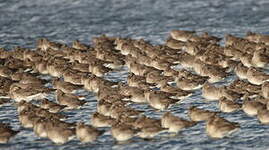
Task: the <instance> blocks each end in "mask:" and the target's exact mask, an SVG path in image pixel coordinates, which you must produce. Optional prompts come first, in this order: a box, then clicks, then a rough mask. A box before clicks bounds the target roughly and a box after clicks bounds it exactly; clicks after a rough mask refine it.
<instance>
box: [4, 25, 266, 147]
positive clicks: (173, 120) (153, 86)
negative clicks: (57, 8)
mask: <svg viewBox="0 0 269 150" xmlns="http://www.w3.org/2000/svg"><path fill="white" fill-rule="evenodd" d="M220 40H221V38H218V37H215V36H212V35H209V34H208V33H202V34H198V33H196V32H193V31H183V30H172V31H171V32H170V35H169V38H168V39H167V40H166V43H165V44H163V45H152V44H150V43H149V42H147V41H145V40H136V39H129V38H119V37H107V36H100V37H96V38H93V39H92V43H93V44H92V46H90V45H86V44H82V43H81V42H79V41H74V42H73V44H72V46H71V47H70V46H68V45H66V44H62V43H56V42H52V41H49V40H48V39H45V38H43V39H39V40H38V41H37V46H36V49H34V50H30V49H25V48H21V47H16V48H14V50H4V49H1V50H0V65H1V67H0V81H1V82H0V84H1V88H0V95H1V97H2V99H1V100H0V103H1V104H5V103H9V102H15V106H16V107H17V111H18V118H19V121H20V124H21V126H22V127H24V128H31V129H32V130H33V131H34V133H35V134H36V135H37V136H38V137H41V138H48V139H50V140H51V141H52V142H54V143H56V144H64V143H66V142H68V141H69V140H71V139H73V138H75V137H76V138H77V139H79V140H80V141H81V142H82V143H86V142H93V141H95V140H96V139H97V138H98V137H99V136H100V135H102V134H103V133H104V132H105V131H107V130H109V131H110V133H111V135H112V137H113V138H115V139H116V140H117V141H120V142H122V141H127V140H130V139H131V138H133V137H140V138H143V139H151V138H154V137H155V136H156V135H158V134H160V133H164V132H168V133H173V134H177V133H178V132H180V131H181V130H183V129H184V128H188V127H192V126H195V125H196V124H199V122H202V121H206V127H205V130H206V133H207V134H208V135H209V136H210V137H212V138H223V137H225V136H228V135H230V134H231V133H233V132H235V131H236V130H238V129H239V128H240V125H239V124H238V123H235V122H230V121H228V120H227V119H225V118H223V117H220V116H219V114H220V113H222V112H223V113H231V112H235V111H240V110H242V112H245V113H246V114H247V115H249V116H257V118H258V120H259V121H260V123H262V124H269V74H266V72H265V69H266V68H267V67H268V65H269V35H262V34H257V33H251V32H249V33H247V34H246V36H245V37H244V38H240V37H235V36H232V35H226V36H225V45H224V46H221V45H220V44H219V41H220ZM123 66H127V67H128V69H129V75H128V79H127V81H126V82H112V81H109V80H106V79H104V78H103V76H104V75H105V74H106V73H108V72H111V71H118V70H119V69H120V68H121V67H123ZM175 66H179V67H175ZM234 74H235V75H236V77H235V78H236V79H235V80H234V81H233V82H232V83H229V84H227V85H221V86H220V85H216V84H214V83H217V82H222V81H223V80H225V79H226V77H228V76H233V75H234ZM39 75H50V76H52V77H51V79H48V80H45V79H41V78H40V76H39ZM46 83H51V85H52V88H51V87H47V86H45V84H46ZM82 88H84V89H86V90H87V91H90V92H93V93H96V97H97V102H98V103H97V107H96V108H97V110H96V112H95V113H93V114H91V116H90V118H91V119H90V125H89V124H85V123H83V122H77V123H76V122H73V123H68V122H65V121H64V119H66V116H65V115H64V113H61V112H62V111H70V110H72V109H79V108H80V107H81V106H83V105H84V104H85V103H87V100H86V99H85V97H83V96H78V95H77V94H76V91H78V90H80V89H82ZM196 90H201V91H202V96H203V97H204V98H205V99H206V100H207V101H218V102H219V105H218V106H219V110H220V111H209V110H205V109H201V108H198V107H195V106H192V107H190V108H188V116H189V120H187V119H183V118H180V117H178V116H176V115H175V114H173V113H172V112H169V111H165V110H167V109H168V108H169V107H171V106H173V105H175V104H179V103H180V102H181V101H182V100H184V98H186V97H188V96H190V95H192V93H193V92H194V91H196ZM52 93H55V95H56V100H50V99H49V98H48V95H49V94H52ZM33 102H34V103H33ZM132 103H142V104H145V105H149V106H150V107H152V108H154V109H155V110H159V111H162V112H163V115H162V117H161V118H159V119H158V118H151V117H148V116H146V115H145V114H144V112H143V111H141V110H136V109H134V108H132V107H130V106H129V104H132ZM98 128H99V129H98ZM100 128H101V129H100ZM18 132H19V131H15V130H13V129H12V127H11V125H9V124H8V123H0V143H7V142H8V141H9V139H10V138H11V137H14V136H15V135H16V134H17V133H18Z"/></svg>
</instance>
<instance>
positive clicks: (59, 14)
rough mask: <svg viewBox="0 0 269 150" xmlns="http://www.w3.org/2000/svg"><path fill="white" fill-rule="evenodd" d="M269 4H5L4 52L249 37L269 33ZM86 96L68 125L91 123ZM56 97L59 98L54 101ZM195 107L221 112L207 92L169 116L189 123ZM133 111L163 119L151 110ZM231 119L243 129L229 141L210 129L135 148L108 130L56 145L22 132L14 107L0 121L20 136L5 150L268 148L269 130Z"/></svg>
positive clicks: (251, 0)
mask: <svg viewBox="0 0 269 150" xmlns="http://www.w3.org/2000/svg"><path fill="white" fill-rule="evenodd" d="M268 14H269V1H267V0H244V1H235V0H226V1H224V0H204V1H198V0H180V1H179V0H156V1H155V0H140V1H136V2H134V1H127V0H113V1H112V0H111V1H109V0H95V1H88V0H47V1H44V0H24V1H22V0H8V1H5V0H0V47H5V48H8V49H11V48H13V47H14V46H22V47H28V48H34V47H35V42H36V39H38V38H40V37H46V38H48V39H50V40H52V41H60V42H65V43H69V44H70V43H71V42H72V41H73V40H76V39H78V40H80V41H82V42H83V43H89V42H90V40H91V38H92V37H94V36H99V35H101V34H107V35H110V36H122V37H131V38H145V39H147V40H149V41H151V42H152V43H154V44H161V43H164V40H165V39H166V38H167V36H168V33H169V31H170V30H172V29H188V30H196V31H198V32H209V33H210V34H213V35H217V36H219V37H223V36H224V35H225V34H228V33H230V34H234V35H237V36H243V35H244V34H245V33H246V32H247V31H254V32H260V33H267V34H269V30H268V25H269V15H268ZM126 76H127V72H126V70H125V71H124V70H123V71H122V72H116V73H111V74H109V75H107V76H106V78H107V79H110V80H117V81H120V80H124V78H125V77H126ZM82 94H83V95H87V99H86V100H87V101H88V103H87V104H86V105H85V106H83V107H82V109H81V110H76V111H72V112H66V114H68V116H69V118H70V119H69V120H68V121H83V122H87V123H89V115H90V114H91V113H92V112H94V111H95V108H96V100H95V99H96V98H95V97H94V95H93V94H92V93H87V92H83V91H82ZM52 98H53V97H52ZM190 105H197V106H200V107H201V108H207V109H210V110H217V107H216V106H217V103H214V102H212V103H206V102H204V100H203V99H202V97H201V96H200V92H199V91H198V92H197V94H195V95H194V96H192V97H190V98H188V99H186V100H185V101H184V102H183V103H182V104H177V105H175V106H172V107H171V108H170V109H169V110H171V111H173V112H174V113H176V114H177V115H178V116H181V117H185V118H186V117H187V115H186V112H187V111H186V109H187V108H188V107H189V106H190ZM133 107H135V108H137V109H141V110H145V111H147V112H146V113H145V114H146V115H149V116H151V117H159V116H160V115H161V114H162V112H155V111H154V110H153V109H151V108H149V107H148V106H145V105H134V106H133ZM222 116H224V117H225V118H227V119H228V120H230V121H235V122H239V123H240V125H241V129H240V130H239V131H238V132H235V133H234V134H233V135H232V136H230V137H229V138H224V139H221V140H212V139H210V138H208V137H207V135H206V133H205V130H204V128H205V126H204V125H205V124H204V123H202V124H198V125H196V126H194V127H192V128H189V129H186V130H184V131H183V132H182V133H181V134H180V135H177V136H175V137H165V136H162V135H161V136H159V137H157V138H156V139H154V140H151V141H143V140H141V139H139V138H135V139H134V141H133V142H130V143H125V144H117V143H115V141H114V140H113V138H112V137H111V135H110V134H109V133H108V132H107V133H106V134H105V135H103V136H101V137H100V138H99V139H98V140H97V141H96V142H95V143H92V144H81V143H80V142H79V141H78V140H73V141H70V142H69V143H67V144H65V145H62V146H57V145H55V144H53V143H52V142H51V141H49V140H47V139H41V138H38V137H37V136H35V135H34V133H33V132H32V131H31V130H26V129H22V128H21V127H20V126H19V122H18V119H17V112H16V111H15V107H14V106H13V105H12V104H7V105H4V106H2V107H0V121H1V122H11V124H12V127H13V128H15V129H21V132H20V133H19V134H18V135H17V136H16V137H15V138H14V139H13V140H11V141H10V143H8V144H5V145H0V149H1V148H5V149H12V150H13V149H41V148H42V149H89V148H92V149H117V150H118V149H244V150H246V149H254V148H255V149H267V148H268V147H269V142H268V140H269V132H268V131H269V126H265V125H260V124H259V123H258V121H257V119H255V118H252V117H248V116H246V115H245V114H244V113H242V112H236V113H232V114H223V115H222Z"/></svg>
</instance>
